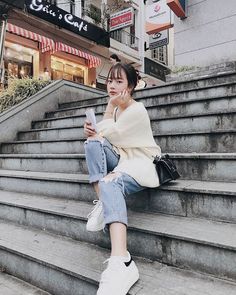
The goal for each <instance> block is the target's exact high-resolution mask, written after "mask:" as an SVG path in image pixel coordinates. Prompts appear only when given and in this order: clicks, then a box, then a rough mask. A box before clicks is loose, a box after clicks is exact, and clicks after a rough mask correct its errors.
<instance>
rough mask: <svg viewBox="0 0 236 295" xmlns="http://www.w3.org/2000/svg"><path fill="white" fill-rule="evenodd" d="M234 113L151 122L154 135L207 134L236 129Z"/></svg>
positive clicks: (178, 117) (181, 117)
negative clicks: (178, 133)
mask: <svg viewBox="0 0 236 295" xmlns="http://www.w3.org/2000/svg"><path fill="white" fill-rule="evenodd" d="M235 113H236V112H235V111H234V110H233V111H232V112H229V111H228V112H222V113H217V114H216V113H208V114H199V115H196V116H193V115H192V116H191V115H190V116H175V117H166V118H165V119H164V118H162V119H156V120H152V121H151V126H152V130H153V132H154V133H159V134H162V133H175V132H179V130H181V132H207V131H208V132H209V131H215V130H218V129H220V130H226V129H235V128H236V116H235Z"/></svg>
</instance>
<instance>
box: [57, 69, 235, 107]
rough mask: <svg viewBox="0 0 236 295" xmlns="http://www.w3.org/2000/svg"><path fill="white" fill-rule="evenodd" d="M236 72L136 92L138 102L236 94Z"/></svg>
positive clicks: (88, 101) (96, 100)
mask: <svg viewBox="0 0 236 295" xmlns="http://www.w3.org/2000/svg"><path fill="white" fill-rule="evenodd" d="M235 81H236V79H235V72H234V73H232V74H230V75H228V74H226V75H224V74H223V75H219V76H210V77H203V78H202V79H192V80H189V81H183V82H172V83H165V84H163V85H161V86H157V87H150V88H145V89H143V90H139V91H137V92H135V94H134V97H135V99H136V100H139V99H142V98H143V97H145V98H147V99H149V98H151V97H159V103H167V102H171V101H175V102H181V101H186V100H187V101H188V100H189V99H194V100H195V99H200V98H202V99H204V98H206V97H212V98H213V97H220V96H221V97H222V96H228V95H232V93H235V91H236V88H235ZM107 99H108V97H107V96H102V97H97V98H91V99H80V100H75V99H73V101H72V102H64V103H60V104H59V108H62V109H64V108H70V107H76V106H83V105H91V104H98V103H99V104H100V103H106V102H107Z"/></svg>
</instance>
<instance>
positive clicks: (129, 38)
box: [110, 30, 139, 51]
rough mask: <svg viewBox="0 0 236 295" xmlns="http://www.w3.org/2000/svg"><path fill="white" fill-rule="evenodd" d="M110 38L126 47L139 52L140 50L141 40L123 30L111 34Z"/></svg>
mask: <svg viewBox="0 0 236 295" xmlns="http://www.w3.org/2000/svg"><path fill="white" fill-rule="evenodd" d="M110 37H111V38H112V39H114V40H116V41H118V42H120V43H122V44H125V45H126V46H129V47H131V48H133V49H135V50H137V51H138V49H139V38H137V37H136V36H134V35H132V34H130V33H128V32H125V31H122V30H119V31H118V30H117V31H112V32H110Z"/></svg>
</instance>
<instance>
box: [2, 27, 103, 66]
mask: <svg viewBox="0 0 236 295" xmlns="http://www.w3.org/2000/svg"><path fill="white" fill-rule="evenodd" d="M7 31H8V32H9V33H13V34H16V35H18V36H22V37H24V38H28V39H31V40H34V41H37V42H39V43H40V44H41V50H42V52H47V51H51V52H55V51H64V52H67V53H69V54H73V55H76V56H79V57H82V58H84V59H86V60H87V62H88V67H89V68H96V67H98V66H99V65H100V64H101V59H100V58H98V57H96V56H94V55H91V54H89V53H86V52H84V51H82V50H79V49H76V48H74V47H71V46H69V45H66V44H64V43H62V42H54V41H53V40H52V39H50V38H47V37H44V36H42V35H39V34H36V33H33V32H31V31H28V30H26V29H23V28H20V27H18V26H15V25H12V24H10V23H8V24H7Z"/></svg>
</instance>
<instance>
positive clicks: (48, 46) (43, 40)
mask: <svg viewBox="0 0 236 295" xmlns="http://www.w3.org/2000/svg"><path fill="white" fill-rule="evenodd" d="M7 31H8V32H9V33H13V34H16V35H18V36H22V37H24V38H27V39H31V40H34V41H37V42H39V43H40V44H41V50H42V52H45V51H48V50H53V48H54V46H55V43H54V41H53V40H52V39H50V38H47V37H44V36H42V35H39V34H36V33H33V32H31V31H28V30H25V29H23V28H20V27H18V26H15V25H12V24H10V23H8V24H7Z"/></svg>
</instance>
